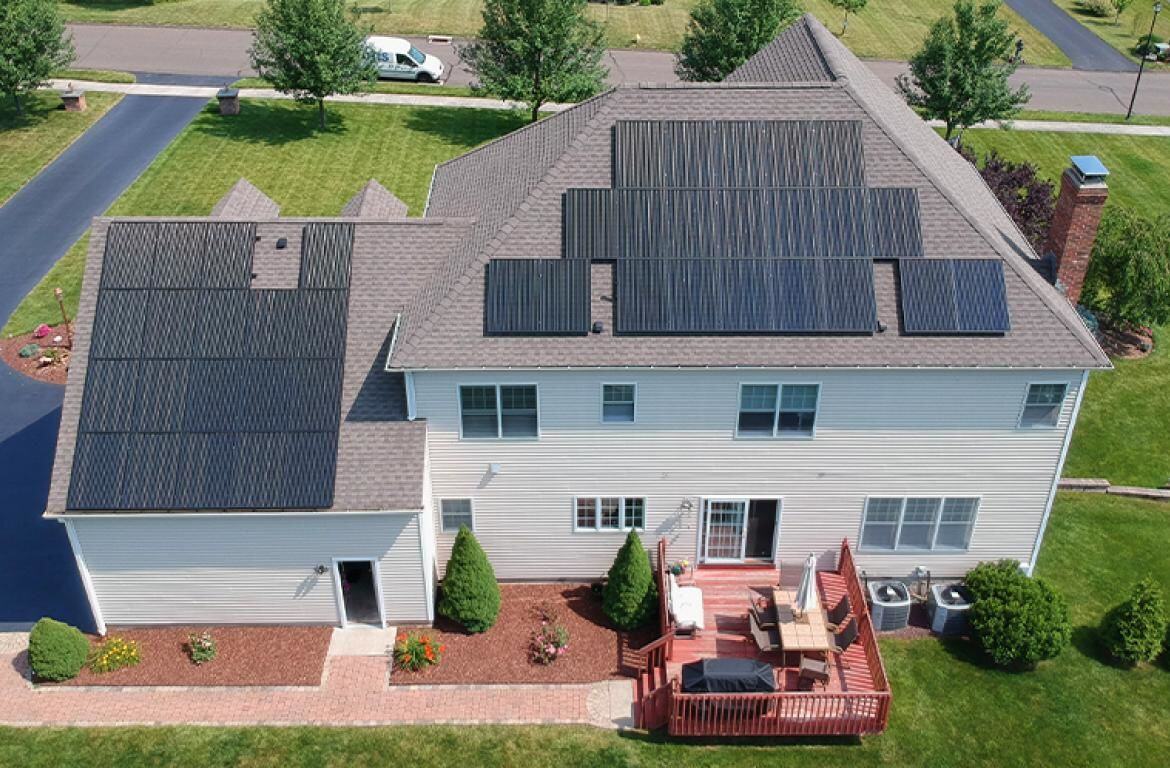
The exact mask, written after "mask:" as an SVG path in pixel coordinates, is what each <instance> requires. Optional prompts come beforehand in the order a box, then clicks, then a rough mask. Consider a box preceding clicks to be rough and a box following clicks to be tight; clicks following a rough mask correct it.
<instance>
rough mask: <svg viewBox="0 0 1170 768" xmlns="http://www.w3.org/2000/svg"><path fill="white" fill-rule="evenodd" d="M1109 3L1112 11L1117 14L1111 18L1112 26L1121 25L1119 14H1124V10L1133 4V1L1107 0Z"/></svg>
mask: <svg viewBox="0 0 1170 768" xmlns="http://www.w3.org/2000/svg"><path fill="white" fill-rule="evenodd" d="M1109 2H1110V4H1112V5H1113V10H1114V11H1116V12H1117V13H1116V14H1114V16H1113V24H1114V26H1116V25H1118V24H1120V23H1121V14H1123V13H1125V9H1126V8H1128V7H1129V6H1130V5H1131V4H1132V3H1133V0H1109Z"/></svg>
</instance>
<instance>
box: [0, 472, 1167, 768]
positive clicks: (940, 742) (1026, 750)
mask: <svg viewBox="0 0 1170 768" xmlns="http://www.w3.org/2000/svg"><path fill="white" fill-rule="evenodd" d="M1167 514H1168V513H1167V509H1166V507H1165V506H1161V505H1159V504H1156V503H1151V502H1141V501H1136V500H1131V499H1123V498H1118V497H1112V496H1110V497H1106V496H1098V495H1062V496H1060V497H1059V498H1058V500H1057V507H1056V509H1055V511H1054V513H1053V515H1052V522H1051V524H1050V530H1049V532H1048V536H1047V540H1046V544H1045V547H1044V551H1043V553H1042V555H1041V558H1040V564H1039V573H1040V574H1041V575H1042V576H1043V577H1045V578H1048V579H1050V580H1051V581H1052V583H1053V584H1055V585H1056V587H1057V588H1058V589H1059V590H1060V591H1061V592H1062V593H1064V594H1065V595H1066V596H1067V597H1068V598H1069V602H1070V603H1071V612H1072V618H1073V625H1074V627H1075V632H1074V638H1075V639H1074V643H1073V646H1072V647H1070V648H1068V649H1067V650H1065V652H1064V653H1063V654H1062V655H1061V656H1060V657H1059V658H1058V659H1056V660H1054V661H1052V662H1048V663H1045V664H1044V665H1043V666H1042V667H1041V668H1040V669H1039V670H1038V671H1036V672H1033V673H1027V674H1010V673H1006V672H999V671H996V670H992V669H988V668H986V667H985V666H983V664H982V663H981V662H980V661H979V659H977V658H975V657H974V655H973V654H972V652H971V650H970V648H969V646H968V645H967V644H965V643H963V642H950V643H943V642H939V641H937V640H934V639H919V640H886V641H884V642H883V644H882V653H883V655H884V657H885V661H886V666H887V668H888V670H889V674H890V678H891V683H892V685H893V688H894V708H893V715H892V720H891V724H890V730H889V731H888V732H887V733H886V734H884V735H881V736H877V737H870V738H867V739H866V740H865V741H864V742H862V743H861V744H860V745H858V744H855V743H851V742H841V741H834V740H825V741H823V742H811V743H809V742H806V743H796V744H788V745H785V746H776V745H774V744H773V745H768V744H761V743H754V744H753V743H747V744H744V743H739V744H722V745H711V744H699V745H693V744H678V743H666V742H665V741H664V740H663V739H662V737H660V736H649V737H648V736H645V735H642V734H625V735H621V734H615V733H610V732H607V731H601V730H594V729H588V728H563V727H543V728H541V727H487V726H478V727H440V726H436V727H408V728H363V729H354V728H336V729H314V728H218V729H213V728H159V729H146V728H125V729H87V730H81V729H56V730H54V729H8V730H5V729H0V765H10V764H11V765H23V766H29V767H30V768H37V767H38V766H46V767H47V766H53V767H54V768H56V767H57V766H61V767H62V768H67V767H69V766H81V765H86V766H89V765H100V766H127V767H129V766H138V765H153V766H201V767H202V766H207V767H208V768H215V767H216V766H234V765H256V766H260V765H264V766H269V765H271V766H277V765H281V766H284V765H287V766H310V765H313V766H316V765H345V766H352V767H353V768H360V767H362V766H380V765H385V764H386V759H387V758H386V756H387V755H393V756H394V762H395V763H397V764H404V765H414V766H420V767H422V766H438V765H454V764H461V765H475V766H534V767H535V766H563V767H564V768H571V767H573V766H599V767H600V766H607V767H608V766H663V765H685V766H744V767H745V768H746V767H747V766H759V765H785V766H792V767H793V768H801V767H803V766H807V767H808V768H833V767H834V766H840V767H841V768H865V767H866V766H905V767H906V768H913V767H914V766H922V767H923V768H927V767H929V768H949V767H951V766H954V767H955V768H958V766H963V767H964V768H966V767H968V766H970V767H972V768H978V767H980V766H987V767H988V768H992V767H995V768H1000V767H1003V768H1008V767H1011V766H1021V767H1023V766H1049V765H1051V766H1058V765H1059V766H1095V767H1100V768H1111V767H1112V766H1133V765H1157V764H1161V763H1163V762H1165V760H1164V758H1165V756H1166V755H1170V712H1168V710H1167V708H1166V702H1167V701H1170V672H1168V671H1167V670H1166V669H1165V668H1163V667H1149V668H1143V669H1138V670H1133V671H1128V670H1122V669H1118V668H1115V667H1114V666H1112V665H1110V664H1108V663H1106V662H1105V661H1104V660H1103V659H1102V657H1101V653H1100V651H1099V650H1098V647H1097V643H1096V635H1095V626H1096V624H1097V623H1098V621H1099V620H1100V617H1101V616H1102V614H1103V613H1104V611H1105V610H1106V609H1107V608H1108V607H1109V606H1111V605H1112V604H1114V603H1115V602H1117V601H1118V600H1119V599H1120V598H1119V595H1120V594H1121V593H1122V592H1123V591H1124V590H1125V589H1127V588H1128V587H1129V585H1130V584H1132V583H1133V582H1134V581H1136V580H1137V579H1138V578H1139V577H1141V576H1143V575H1145V574H1152V575H1154V577H1155V578H1157V579H1158V580H1159V581H1160V582H1161V583H1162V584H1163V585H1166V586H1168V587H1170V558H1167V557H1165V551H1166V549H1167V547H1170V529H1168V528H1167V526H1166V515H1167ZM1158 755H1162V756H1163V757H1162V758H1159V757H1157V756H1158Z"/></svg>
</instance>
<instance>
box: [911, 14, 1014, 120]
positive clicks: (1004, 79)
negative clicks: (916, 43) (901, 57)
mask: <svg viewBox="0 0 1170 768" xmlns="http://www.w3.org/2000/svg"><path fill="white" fill-rule="evenodd" d="M999 7H1000V4H999V0H987V2H984V3H983V4H982V5H979V6H978V7H977V6H976V5H975V3H974V2H973V0H958V2H956V3H955V8H954V17H953V18H951V17H946V18H942V19H939V20H938V21H936V22H935V23H934V24H933V25H932V26H931V27H930V32H929V33H927V36H926V41H925V42H924V43H923V44H922V49H921V50H919V51H918V52H917V53H916V54H914V56H913V57H912V58H911V59H910V76H909V77H907V76H906V75H899V77H898V88H899V90H901V92H902V94H903V95H904V96H905V97H906V101H908V102H909V103H910V106H912V107H916V108H918V109H919V110H920V111H921V112H922V114H923V116H924V117H926V118H927V119H928V120H942V121H943V122H944V123H946V139H947V141H950V140H951V137H952V136H953V135H954V133H955V129H956V128H957V129H959V131H960V135H961V133H962V129H964V128H966V127H968V126H971V125H974V124H976V123H980V122H983V121H984V120H1002V119H1005V118H1009V117H1012V116H1013V115H1015V114H1016V113H1017V112H1018V111H1019V109H1020V107H1021V106H1022V105H1023V104H1025V103H1026V102H1027V101H1028V98H1029V94H1028V88H1027V86H1020V87H1019V88H1018V89H1016V90H1012V88H1011V86H1009V85H1008V77H1009V76H1010V75H1011V74H1012V73H1013V72H1015V71H1016V67H1017V66H1018V65H1017V63H1016V62H1015V61H1014V60H1013V58H1012V52H1013V51H1014V42H1015V39H1016V38H1015V35H1014V34H1013V33H1012V31H1011V30H1010V29H1008V25H1007V22H1006V21H1004V20H1003V19H1001V18H1000V17H999V15H998V14H999Z"/></svg>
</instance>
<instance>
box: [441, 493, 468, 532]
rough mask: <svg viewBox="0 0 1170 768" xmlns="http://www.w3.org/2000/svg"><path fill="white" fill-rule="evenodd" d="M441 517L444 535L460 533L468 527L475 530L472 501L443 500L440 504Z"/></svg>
mask: <svg viewBox="0 0 1170 768" xmlns="http://www.w3.org/2000/svg"><path fill="white" fill-rule="evenodd" d="M439 516H440V519H441V523H442V529H443V533H458V532H459V527H460V526H462V525H466V526H467V527H468V529H470V530H473V531H474V530H475V518H474V517H473V516H472V514H471V499H443V500H442V501H440V502H439Z"/></svg>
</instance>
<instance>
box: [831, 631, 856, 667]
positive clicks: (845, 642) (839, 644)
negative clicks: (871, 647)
mask: <svg viewBox="0 0 1170 768" xmlns="http://www.w3.org/2000/svg"><path fill="white" fill-rule="evenodd" d="M859 634H860V633H859V632H858V631H857V622H856V621H851V622H849V623H848V624H846V625H845V628H844V629H842V630H841V631H840V632H837V633H832V632H830V633H829V641H830V642H831V643H832V645H833V648H832V653H833V655H834V656H836V657H837V661H838V663H840V664H841V666H842V667H844V668H845V669H849V664H848V663H847V662H846V661H845V651H847V650H849V646H851V645H853V644H854V643H855V642H857V638H858V636H859Z"/></svg>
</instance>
